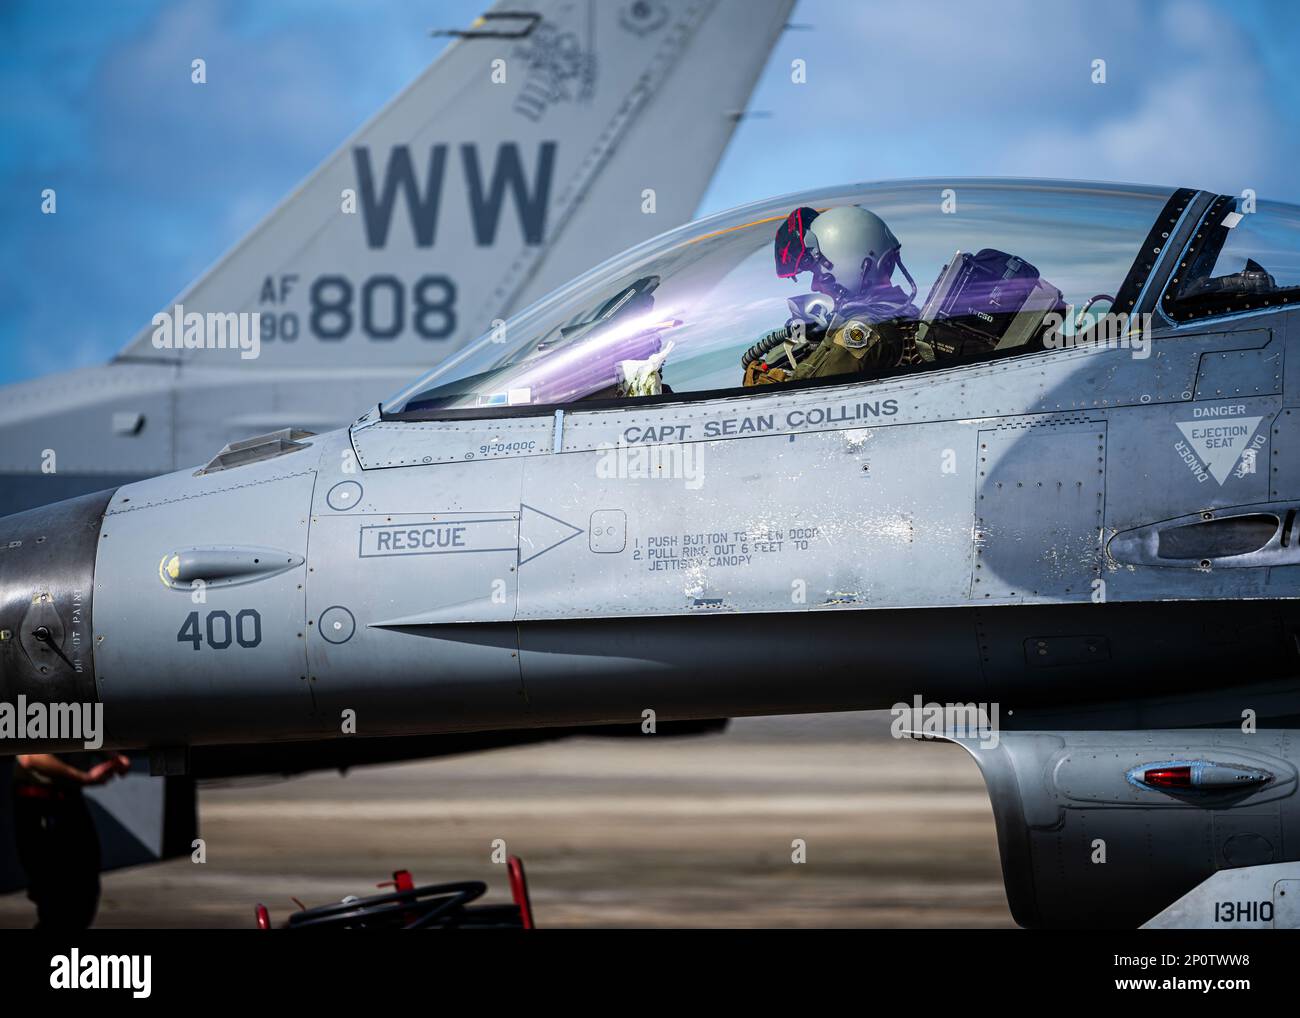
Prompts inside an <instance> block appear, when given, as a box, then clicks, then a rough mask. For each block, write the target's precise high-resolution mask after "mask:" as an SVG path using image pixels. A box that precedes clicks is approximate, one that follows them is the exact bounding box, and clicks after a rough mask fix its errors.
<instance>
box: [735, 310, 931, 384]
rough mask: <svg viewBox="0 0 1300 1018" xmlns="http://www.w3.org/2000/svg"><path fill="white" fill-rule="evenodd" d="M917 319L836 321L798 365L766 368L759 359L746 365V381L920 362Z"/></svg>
mask: <svg viewBox="0 0 1300 1018" xmlns="http://www.w3.org/2000/svg"><path fill="white" fill-rule="evenodd" d="M915 335H916V323H915V322H913V321H906V320H902V319H893V320H890V321H885V322H876V323H867V322H865V321H863V320H862V319H860V318H849V319H848V320H847V321H845V322H844V323H843V324H838V323H833V324H832V326H831V328H830V330H829V331H828V332H827V333H826V336H825V338H824V339H823V340H822V341H821V342H820V343H819V344H818V345H817V347H816V348H815V349H814V350H813V352H812V353H810V354H809V355H808V356H807V357H805V358H804V359H803V360H802V361H800V362H799V364H798V365H797V366H796V367H795V369H794V371H793V372H790V371H786V370H784V369H782V368H772V369H770V370H768V371H764V370H762V365H761V364H760V363H759V362H757V361H755V362H751V363H750V364H749V365H748V367H747V368H746V369H745V385H747V386H749V385H772V384H775V383H779V382H791V381H793V382H798V381H802V380H804V379H806V378H831V377H833V376H836V375H878V374H882V373H884V372H886V371H890V370H892V369H893V368H896V367H898V366H899V365H901V364H913V363H919V361H920V356H919V354H917V352H916V343H915Z"/></svg>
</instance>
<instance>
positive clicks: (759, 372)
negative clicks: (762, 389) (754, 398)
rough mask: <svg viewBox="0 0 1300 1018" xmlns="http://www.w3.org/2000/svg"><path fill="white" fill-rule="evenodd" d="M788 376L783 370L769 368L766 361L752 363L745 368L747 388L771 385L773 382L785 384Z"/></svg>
mask: <svg viewBox="0 0 1300 1018" xmlns="http://www.w3.org/2000/svg"><path fill="white" fill-rule="evenodd" d="M787 377H788V376H787V375H786V372H785V371H784V369H782V368H769V367H768V366H767V363H766V362H765V361H761V360H755V361H750V362H749V364H747V365H746V366H745V385H746V387H749V386H754V385H769V384H771V383H773V382H784V381H785V380H786V378H787Z"/></svg>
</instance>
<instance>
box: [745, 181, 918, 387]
mask: <svg viewBox="0 0 1300 1018" xmlns="http://www.w3.org/2000/svg"><path fill="white" fill-rule="evenodd" d="M775 247H776V274H777V275H778V276H779V277H781V278H783V279H793V278H795V277H796V276H798V275H799V274H800V273H802V272H810V273H811V274H812V288H813V290H815V291H816V292H817V293H819V294H823V295H824V296H825V297H826V298H829V300H830V302H831V304H832V308H831V309H830V313H829V314H826V315H825V316H824V318H823V320H822V321H821V322H818V321H801V320H799V319H798V318H795V319H792V320H791V321H790V322H788V323H787V324H786V326H785V328H784V329H778V330H776V331H775V332H772V333H768V334H767V336H765V337H764V338H763V339H762V340H761V341H760V342H759V343H756V344H755V345H754V346H753V347H751V348H750V349H749V351H747V352H746V354H745V358H744V360H743V364H744V367H745V385H768V384H772V383H775V382H786V381H798V380H802V379H805V378H828V377H831V376H833V375H859V374H865V375H878V374H881V373H883V372H885V371H889V370H892V369H894V368H896V367H899V366H900V365H904V364H916V363H920V360H921V358H920V355H919V353H918V352H917V350H916V344H915V338H914V337H915V329H916V319H917V317H918V315H919V311H918V310H917V307H916V305H915V304H914V303H913V300H914V298H915V297H916V283H915V281H914V280H913V279H912V276H911V274H910V273H909V272H908V271H907V268H906V266H904V265H903V263H902V260H901V258H900V257H899V252H900V249H901V247H902V245H901V244H900V243H899V240H898V238H897V237H895V236H894V233H893V231H892V230H890V228H889V227H888V226H887V225H886V224H885V221H884V220H883V219H881V218H880V217H879V216H878V215H876V214H875V213H874V212H868V211H867V210H866V209H864V208H861V207H859V206H857V205H844V206H839V207H837V208H832V209H827V210H826V211H825V212H822V213H818V212H817V210H816V209H812V208H807V207H802V208H797V209H795V210H794V211H793V212H791V213H790V215H789V216H787V217H786V219H785V221H784V222H783V223H782V224H781V226H780V228H779V229H778V230H777V232H776V244H775ZM895 270H899V271H901V272H902V274H903V276H904V277H906V279H907V282H908V284H909V285H910V288H911V290H910V292H905V291H903V290H902V289H901V288H900V287H898V286H895V285H894V282H893V276H894V271H895ZM810 303H812V304H815V301H814V302H810ZM801 334H802V335H803V336H805V337H808V336H809V335H810V334H811V338H812V339H814V340H816V341H815V342H813V343H810V344H808V345H807V346H806V347H805V353H804V355H803V356H802V357H798V353H797V345H798V344H797V340H798V339H799V337H800V335H801ZM792 339H793V340H795V341H796V342H795V343H794V344H791V345H790V346H785V349H787V350H793V351H794V353H795V357H796V358H797V363H795V364H794V365H792V366H787V367H772V366H770V365H769V364H768V363H767V361H766V360H765V359H764V357H763V356H762V354H763V353H765V352H766V351H768V350H771V349H774V348H776V347H777V346H783V345H784V344H785V343H786V342H787V341H789V340H792ZM787 359H794V358H789V357H788V358H787Z"/></svg>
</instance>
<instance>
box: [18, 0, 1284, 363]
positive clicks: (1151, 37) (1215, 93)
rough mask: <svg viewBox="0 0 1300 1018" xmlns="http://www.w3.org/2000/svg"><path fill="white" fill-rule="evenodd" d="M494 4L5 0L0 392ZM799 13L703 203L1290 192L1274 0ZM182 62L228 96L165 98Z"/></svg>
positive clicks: (1026, 0) (163, 297)
mask: <svg viewBox="0 0 1300 1018" xmlns="http://www.w3.org/2000/svg"><path fill="white" fill-rule="evenodd" d="M610 2H612V0H610ZM485 5H486V4H485V0H474V2H463V0H446V2H441V3H414V2H410V0H368V2H365V3H360V2H356V0H352V2H345V0H170V2H165V3H164V2H161V0H120V2H117V3H104V2H102V0H43V2H23V0H6V3H5V4H4V5H3V6H2V7H0V39H3V42H0V46H3V54H4V55H3V60H0V351H3V353H4V356H3V357H2V358H0V383H3V382H8V381H14V380H17V379H20V378H27V377H32V376H35V375H39V374H44V373H46V372H49V371H55V370H61V369H66V368H71V367H77V366H81V365H85V364H93V363H97V362H101V361H104V360H107V359H108V358H109V357H111V356H112V355H113V354H114V353H115V352H116V351H117V350H118V349H120V348H121V347H122V346H123V345H124V344H125V343H126V341H127V340H128V338H130V336H132V335H133V334H134V333H135V331H136V330H137V329H138V328H140V327H141V326H142V325H143V324H144V323H145V322H147V321H148V319H149V317H150V316H151V315H152V314H153V312H154V311H156V310H157V309H158V308H160V307H162V306H163V305H164V304H165V303H166V302H167V301H168V300H169V299H170V298H171V297H172V296H174V295H175V294H176V293H177V292H178V291H180V290H181V289H182V288H183V287H184V286H185V285H186V284H187V283H188V282H189V281H190V280H191V279H193V278H194V277H195V276H197V275H198V274H200V273H201V272H202V271H203V270H204V269H205V268H206V267H207V266H208V265H210V264H211V263H212V262H214V261H215V260H216V259H217V258H218V257H219V256H220V255H221V254H222V253H223V252H224V251H225V250H226V249H227V248H228V247H229V246H230V245H232V244H234V243H235V242H236V241H238V240H239V238H240V237H241V236H242V235H243V234H244V233H245V232H247V231H248V230H249V229H250V228H251V227H252V226H253V225H254V224H255V223H256V222H257V221H258V220H259V219H260V218H261V217H262V216H263V215H264V214H265V213H266V212H268V211H270V209H271V208H272V207H273V206H274V205H275V204H276V203H277V202H278V201H279V200H280V199H281V198H282V197H283V196H284V195H285V194H286V193H287V192H288V191H289V190H291V189H292V188H293V186H294V185H295V184H297V183H298V182H299V181H300V180H301V179H302V178H303V177H304V176H305V175H306V174H307V173H309V172H310V171H311V170H312V169H313V168H314V167H315V166H316V165H317V164H319V163H320V162H321V161H322V160H323V159H324V158H325V157H326V156H327V155H328V154H329V153H330V152H331V151H333V150H334V149H335V148H336V147H337V146H338V144H339V143H340V142H342V141H343V139H344V138H345V137H346V136H347V135H348V134H350V133H351V132H352V131H353V130H354V129H355V128H356V127H357V126H359V125H360V124H361V123H362V121H364V120H365V119H366V118H367V117H368V116H369V115H370V114H372V113H373V112H374V111H375V110H377V109H378V108H379V107H380V106H381V105H382V104H383V103H384V102H385V101H387V100H388V99H389V98H391V97H392V96H393V95H394V94H395V93H396V92H397V91H398V90H399V89H400V88H401V87H402V86H404V85H405V84H406V83H408V82H409V81H410V80H411V79H412V78H414V77H415V76H416V75H417V74H418V73H419V72H420V70H421V69H423V67H425V66H426V65H427V63H428V62H429V61H430V60H432V59H433V57H434V56H436V55H437V53H438V51H439V50H440V49H441V48H442V46H443V45H444V43H443V42H442V41H441V40H437V39H432V38H430V37H429V34H428V33H429V29H431V28H434V27H454V26H463V25H466V24H468V23H469V21H470V20H471V19H472V18H473V17H474V16H475V15H477V14H478V13H480V11H481V10H482V9H483V8H484V6H485ZM792 21H793V22H794V23H795V24H796V25H799V26H802V27H801V28H799V29H798V30H793V31H790V32H787V33H786V34H785V36H784V37H783V38H782V40H781V42H780V43H779V45H778V47H777V49H776V51H775V52H774V54H773V57H772V60H771V61H770V62H769V65H768V67H767V69H766V71H765V72H764V75H763V78H762V79H761V81H760V83H759V86H758V89H757V91H756V94H755V96H754V100H753V102H752V104H751V108H752V109H754V110H756V111H760V114H761V115H759V116H755V117H752V118H750V119H748V120H746V121H745V122H743V123H742V124H741V126H740V128H739V129H738V131H737V133H736V136H735V138H734V140H733V142H732V145H731V147H730V149H729V150H728V152H727V154H726V156H725V157H724V159H723V163H722V165H721V167H720V169H719V172H718V175H717V177H716V178H715V180H714V183H713V185H712V187H711V188H710V189H709V191H708V193H707V194H706V196H705V198H704V200H703V202H702V204H701V208H700V211H701V212H702V213H706V212H712V211H717V210H718V209H722V208H726V207H728V206H731V205H736V204H740V203H742V202H746V201H750V200H754V199H758V198H763V197H767V196H770V195H773V194H778V193H783V192H787V191H795V190H802V189H804V188H810V187H816V186H820V185H835V184H842V183H845V182H849V181H856V180H873V179H882V178H890V177H908V176H966V175H986V174H987V175H1007V176H1064V177H1080V178H1085V179H1096V180H1123V181H1135V182H1142V183H1157V184H1188V185H1192V186H1202V187H1209V188H1216V189H1221V190H1224V191H1231V192H1239V191H1240V190H1241V189H1242V188H1246V187H1250V188H1254V189H1255V190H1256V192H1257V193H1258V195H1259V196H1260V197H1261V198H1274V199H1281V200H1287V201H1298V202H1300V182H1297V180H1296V173H1295V170H1294V167H1295V166H1296V163H1297V157H1298V156H1300V27H1297V19H1296V17H1295V8H1294V5H1292V4H1291V3H1288V2H1286V0H1275V2H1269V0H1258V2H1254V3H1250V2H1242V0H1235V2H1210V0H1089V2H1082V0H1078V2H1076V0H1055V2H1043V0H1007V2H1001V3H992V2H980V0H965V2H955V0H905V2H902V0H900V2H877V0H801V2H800V3H799V4H798V5H797V7H796V9H795V13H794V15H793V18H792ZM196 55H201V56H203V57H204V59H206V60H207V61H208V65H209V68H210V73H211V69H212V68H214V67H216V68H219V69H220V71H221V74H220V77H221V85H220V87H212V86H209V87H207V88H203V89H197V88H189V87H185V88H176V87H168V85H167V83H168V82H170V81H173V80H174V79H175V77H176V74H177V68H180V69H181V70H182V72H184V71H185V70H186V69H188V66H189V62H190V60H191V59H192V58H193V57H194V56H196ZM720 58H722V59H725V55H723V56H721V57H720ZM795 58H800V59H803V60H805V61H806V62H807V67H808V80H807V83H806V84H803V85H795V84H793V83H792V82H791V81H790V62H791V60H793V59H795ZM1095 59H1103V60H1105V61H1106V77H1107V81H1106V83H1105V84H1104V85H1096V84H1094V83H1093V82H1092V80H1091V66H1092V61H1093V60H1095ZM186 80H187V79H186ZM46 187H53V188H55V189H56V190H57V192H58V203H59V204H58V214H57V215H55V216H42V215H41V214H40V212H39V202H40V193H41V190H42V189H43V188H46Z"/></svg>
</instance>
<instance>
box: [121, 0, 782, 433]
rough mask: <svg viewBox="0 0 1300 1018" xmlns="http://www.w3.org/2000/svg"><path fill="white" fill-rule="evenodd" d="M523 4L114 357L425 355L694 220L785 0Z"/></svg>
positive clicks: (367, 131) (241, 364)
mask: <svg viewBox="0 0 1300 1018" xmlns="http://www.w3.org/2000/svg"><path fill="white" fill-rule="evenodd" d="M515 6H516V5H515V4H513V3H505V4H501V5H497V6H496V7H494V8H493V9H492V10H491V11H489V12H488V13H487V14H486V15H484V16H483V17H482V18H480V19H479V20H477V21H476V22H475V23H474V24H473V25H472V26H471V27H470V28H468V29H465V30H463V31H457V32H452V33H449V34H452V35H454V36H455V37H456V38H455V41H454V42H453V43H452V44H451V45H450V46H448V47H447V49H446V50H445V51H444V52H443V53H442V54H441V55H440V56H439V57H438V59H437V60H435V61H434V62H433V64H432V65H431V66H430V67H429V68H428V69H427V70H426V71H425V72H424V73H423V74H421V75H420V77H419V78H418V79H416V81H415V82H414V83H412V84H411V85H410V86H409V87H408V88H407V89H406V90H405V91H404V92H402V93H401V94H400V95H398V96H397V97H396V98H395V99H394V100H392V101H391V102H390V103H389V104H388V105H387V106H386V107H385V108H384V109H382V110H381V111H380V112H379V113H378V114H377V115H376V116H375V117H374V118H372V119H371V120H370V121H369V122H368V123H367V124H365V125H364V126H363V127H362V128H361V129H360V130H359V131H358V132H357V133H356V134H355V135H354V136H353V137H352V138H350V139H349V140H348V141H347V142H346V143H345V144H344V145H343V146H342V147H341V148H340V149H338V151H336V152H335V153H334V154H333V155H331V156H330V157H329V158H328V159H327V160H326V161H325V162H324V164H323V165H321V166H320V167H319V168H318V169H317V170H316V171H315V172H313V173H312V174H311V175H310V176H309V177H308V178H307V179H306V181H305V182H304V183H303V184H302V185H301V186H300V187H298V188H297V189H296V190H295V191H294V192H293V193H292V194H291V195H290V196H289V197H288V198H286V199H285V200H284V201H283V202H282V203H281V204H280V205H279V207H277V208H276V209H275V210H274V211H272V212H271V213H270V214H269V215H268V216H267V217H266V219H265V220H263V221H262V222H261V223H260V224H259V225H258V226H257V227H256V228H255V229H254V230H253V231H252V232H251V233H250V234H249V235H248V236H247V237H246V238H244V239H243V240H242V241H241V242H240V243H239V244H237V245H236V246H235V247H234V248H233V249H232V250H231V251H230V252H228V253H227V254H226V255H225V256H224V257H223V258H222V259H221V260H220V261H218V262H217V263H216V265H215V266H214V267H213V268H212V269H210V270H209V271H208V272H207V273H206V274H204V275H203V276H201V277H200V278H199V279H198V280H197V281H196V282H194V283H193V284H192V285H191V286H190V287H189V288H188V289H186V290H185V291H184V292H183V293H182V294H181V295H180V296H178V297H177V298H176V299H175V300H174V301H173V302H172V303H171V304H169V305H168V306H167V308H165V309H164V310H163V311H162V312H160V314H159V315H158V316H155V318H154V320H153V321H152V322H151V323H150V324H149V325H148V326H146V327H145V328H144V329H142V330H141V332H140V333H139V334H138V335H137V336H136V337H135V339H134V340H133V341H132V342H131V343H130V345H129V346H127V347H126V349H124V350H123V351H122V353H121V354H119V355H118V358H117V360H118V361H136V362H139V361H147V362H151V363H160V362H161V363H170V364H178V365H180V366H181V368H182V371H184V370H187V369H209V368H220V369H241V368H242V369H249V368H251V367H253V366H267V367H271V368H285V369H295V368H301V369H311V370H312V371H321V370H325V371H330V370H335V369H346V370H347V371H348V372H356V373H358V374H359V375H365V374H366V373H370V374H376V373H378V374H383V373H384V372H385V371H391V370H393V369H400V373H401V375H402V377H407V376H409V375H410V374H412V373H418V372H420V371H423V370H425V369H427V368H428V367H430V366H431V365H433V364H435V363H436V362H438V361H439V360H441V359H442V358H443V357H445V356H446V355H447V354H448V353H450V352H451V351H453V350H455V349H457V348H458V347H459V346H461V345H463V344H464V343H465V342H466V341H468V340H469V339H471V338H473V337H475V336H477V335H480V334H482V333H483V332H484V331H486V330H487V329H489V328H490V327H491V326H492V323H493V322H494V320H497V319H504V318H506V317H507V316H508V315H509V314H510V313H512V312H513V311H515V310H517V309H518V308H520V307H522V306H524V305H525V304H527V303H529V302H531V301H532V300H533V299H535V298H536V297H537V296H539V295H541V294H543V293H545V292H546V291H548V290H549V289H551V288H553V287H554V286H555V285H557V284H558V283H560V282H563V281H565V280H567V279H569V278H571V277H572V276H573V275H576V274H577V273H579V272H581V271H583V270H585V269H587V268H589V267H591V266H593V265H595V264H598V263H599V262H601V261H603V260H604V259H605V258H607V257H609V256H611V255H613V254H616V253H617V252H619V251H621V250H622V249H624V248H626V247H628V246H631V245H632V244H634V243H637V242H639V241H641V240H644V239H646V238H648V237H650V236H652V235H655V234H657V233H661V232H663V231H664V230H666V229H669V228H671V227H673V226H676V225H678V224H680V223H682V222H684V221H686V220H688V219H689V218H690V216H691V214H692V213H693V212H694V210H695V208H696V206H697V205H698V203H699V200H700V198H701V196H702V195H703V193H704V190H705V188H706V187H707V185H708V182H709V180H710V178H711V176H712V174H713V171H714V168H715V167H716V165H717V163H718V160H719V159H720V158H721V155H722V152H723V149H724V148H725V146H726V144H727V142H728V140H729V139H730V137H731V133H732V131H733V129H734V127H735V124H736V122H737V120H738V119H739V117H740V111H742V110H743V109H744V107H745V104H746V102H747V101H748V99H749V95H750V93H751V91H752V89H753V86H754V83H755V81H756V79H757V77H758V75H759V73H760V71H761V69H762V67H763V65H764V63H765V62H766V60H767V58H768V54H769V52H770V50H771V48H772V46H773V44H774V43H775V41H776V39H777V37H778V36H779V35H780V33H781V31H782V28H783V26H784V24H785V20H786V17H787V15H788V13H789V10H790V8H791V6H792V0H654V2H649V3H646V2H625V3H619V4H617V5H615V4H604V3H599V4H597V3H594V2H574V0H538V2H536V3H534V4H532V5H530V8H531V9H530V10H529V11H528V12H518V11H513V12H512V11H511V10H510V8H512V7H515ZM177 305H179V306H180V308H181V311H180V313H179V315H178V313H177V309H176V306H177ZM254 315H256V316H257V317H256V318H254V317H253V316H254ZM349 409H353V408H349Z"/></svg>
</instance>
